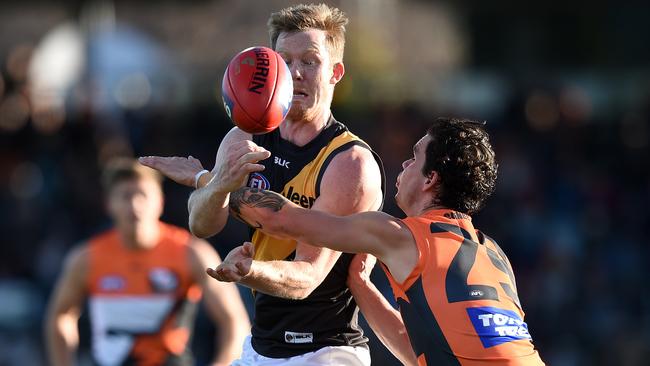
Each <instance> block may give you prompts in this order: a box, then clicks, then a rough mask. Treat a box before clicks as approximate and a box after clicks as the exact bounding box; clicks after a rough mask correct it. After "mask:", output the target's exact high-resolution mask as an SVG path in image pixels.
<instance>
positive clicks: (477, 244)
mask: <svg viewBox="0 0 650 366" xmlns="http://www.w3.org/2000/svg"><path fill="white" fill-rule="evenodd" d="M402 222H403V223H404V224H405V225H406V226H407V227H408V229H409V230H410V231H411V232H412V234H413V237H414V238H415V241H416V243H417V247H418V252H419V257H418V261H417V264H416V266H415V268H414V269H413V271H412V272H411V273H410V274H409V276H408V277H407V278H406V280H405V281H404V282H403V283H398V282H397V281H395V279H394V278H393V277H392V275H391V274H390V271H389V270H388V268H387V267H386V266H384V265H383V264H382V267H383V268H384V271H385V272H386V275H387V277H388V280H389V283H390V284H391V287H392V288H393V293H394V295H395V298H396V301H397V304H398V305H399V310H400V313H401V314H402V319H403V320H404V324H405V325H406V329H407V331H408V334H409V338H410V339H411V344H412V346H413V350H414V351H415V354H416V356H418V364H419V365H429V366H431V365H471V366H479V365H485V366H487V365H526V366H528V365H535V366H537V365H544V363H543V362H542V361H541V359H540V357H539V354H538V353H537V351H536V350H535V349H534V347H533V343H532V339H531V336H530V334H529V333H528V326H527V325H526V323H525V322H524V312H523V310H522V308H521V305H520V303H519V298H518V296H517V287H516V284H515V278H514V274H513V272H512V267H511V266H510V262H509V261H508V258H507V257H506V255H505V254H504V253H503V251H502V250H501V248H500V247H499V246H498V245H497V244H496V243H495V242H494V241H493V240H492V239H490V238H489V237H488V236H486V235H484V234H483V233H481V232H480V231H478V230H476V229H474V226H473V225H472V221H471V218H470V217H469V216H467V215H464V214H462V213H459V212H455V211H451V210H432V211H428V212H426V213H424V214H423V215H420V216H416V217H407V218H405V219H403V220H402Z"/></svg>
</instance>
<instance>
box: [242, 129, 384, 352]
mask: <svg viewBox="0 0 650 366" xmlns="http://www.w3.org/2000/svg"><path fill="white" fill-rule="evenodd" d="M253 141H254V142H255V143H256V144H258V145H259V146H262V147H264V148H265V149H267V150H269V151H270V152H271V157H270V158H268V159H266V160H264V161H263V162H261V163H262V164H264V166H265V167H266V169H265V170H264V171H262V172H260V173H253V174H251V176H250V178H249V181H248V186H250V187H255V188H260V189H270V190H273V191H275V192H278V193H281V194H282V195H283V196H285V197H287V198H288V199H289V200H290V201H292V202H294V203H295V204H297V205H300V206H302V207H305V208H309V207H311V206H312V205H313V204H314V201H315V200H316V199H317V198H318V196H319V194H320V182H321V179H322V177H323V174H324V172H325V170H326V169H327V166H328V164H329V162H330V161H331V160H332V158H333V157H334V156H336V154H338V153H340V152H342V151H345V150H347V149H349V148H351V147H352V146H355V145H356V146H362V147H364V148H366V149H368V150H370V151H372V150H371V149H370V147H369V146H368V145H367V144H366V143H365V142H364V141H363V140H361V139H360V138H359V137H357V136H355V135H354V134H352V133H351V132H350V131H348V129H347V127H345V125H343V124H342V123H340V122H338V121H336V120H335V119H334V118H333V117H330V120H329V122H328V124H327V127H326V128H325V129H324V130H323V131H321V133H320V134H319V135H318V136H316V138H314V139H313V140H312V141H310V142H309V143H308V144H307V145H305V146H296V145H294V144H292V143H291V142H289V141H286V140H284V139H282V138H281V137H280V131H279V129H276V130H274V131H273V132H270V133H268V134H264V135H254V136H253ZM373 155H374V156H375V159H376V160H377V163H378V164H379V167H380V170H381V176H382V182H378V183H379V184H381V187H382V191H384V192H385V190H384V189H385V187H384V186H385V184H384V170H383V165H382V163H381V160H380V159H379V157H378V156H377V154H376V153H374V152H373ZM341 184H345V182H341ZM332 229H333V230H336V228H332ZM252 242H253V243H254V245H255V259H256V260H260V261H271V260H293V258H294V256H295V250H296V242H295V241H292V240H281V239H276V238H272V237H269V236H267V235H266V234H264V233H262V232H260V231H254V232H253V238H252ZM351 260H352V255H351V254H346V253H343V254H342V255H341V257H340V258H339V259H338V261H337V262H336V264H335V265H334V267H333V268H332V270H331V271H330V273H329V274H328V275H327V277H326V278H325V280H324V281H323V283H321V285H320V286H318V287H317V288H316V289H315V290H314V292H313V293H312V294H311V295H309V296H308V297H307V298H306V299H304V300H287V299H282V298H278V297H275V296H270V295H267V294H263V293H261V292H259V291H257V292H255V316H254V319H253V329H252V342H251V343H252V346H253V348H254V349H255V351H256V352H257V353H259V354H261V355H263V356H266V357H272V358H285V357H293V356H297V355H301V354H305V353H308V352H313V351H316V350H318V349H320V348H323V347H326V346H363V347H367V345H366V344H367V342H368V339H367V338H366V337H364V335H363V331H362V330H361V328H360V327H359V325H358V323H357V316H358V311H359V309H358V307H357V305H356V303H355V301H354V299H353V298H352V294H351V293H350V290H349V289H348V287H347V285H346V280H347V274H348V267H349V265H350V261H351Z"/></svg>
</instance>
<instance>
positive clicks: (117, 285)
mask: <svg viewBox="0 0 650 366" xmlns="http://www.w3.org/2000/svg"><path fill="white" fill-rule="evenodd" d="M125 287H126V280H125V279H124V277H122V276H120V275H106V276H103V277H101V278H100V279H99V288H100V289H102V290H104V291H120V290H123V289H124V288H125Z"/></svg>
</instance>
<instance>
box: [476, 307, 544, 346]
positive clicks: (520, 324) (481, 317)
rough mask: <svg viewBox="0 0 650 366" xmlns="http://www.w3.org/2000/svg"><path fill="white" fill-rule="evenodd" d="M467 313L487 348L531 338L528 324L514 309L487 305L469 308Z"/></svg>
mask: <svg viewBox="0 0 650 366" xmlns="http://www.w3.org/2000/svg"><path fill="white" fill-rule="evenodd" d="M467 314H468V315H469V318H470V320H471V321H472V325H474V329H475V330H476V334H478V336H479V338H480V339H481V343H483V347H485V348H489V347H494V346H498V345H500V344H502V343H506V342H512V341H516V340H520V339H531V337H530V333H528V325H527V324H526V323H524V321H523V320H522V319H521V317H519V315H518V314H517V313H515V312H514V311H510V310H505V309H499V308H495V307H491V306H485V307H478V308H468V309H467Z"/></svg>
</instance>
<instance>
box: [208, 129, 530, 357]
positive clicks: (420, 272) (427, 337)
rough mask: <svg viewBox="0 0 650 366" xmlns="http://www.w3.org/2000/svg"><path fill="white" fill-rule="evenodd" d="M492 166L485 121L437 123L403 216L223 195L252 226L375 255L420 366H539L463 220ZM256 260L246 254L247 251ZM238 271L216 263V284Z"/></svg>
mask: <svg viewBox="0 0 650 366" xmlns="http://www.w3.org/2000/svg"><path fill="white" fill-rule="evenodd" d="M496 176H497V164H496V162H495V158H494V151H493V150H492V147H491V145H490V143H489V139H488V135H487V133H486V132H485V131H484V130H483V128H482V124H480V123H478V122H475V121H470V120H459V119H438V120H436V121H435V122H434V123H433V124H432V126H431V127H430V128H429V130H428V131H427V134H426V135H425V136H424V137H422V138H421V139H420V140H419V141H418V142H417V143H416V144H415V146H414V147H413V157H412V158H410V159H408V160H406V161H405V162H404V163H403V170H402V172H401V173H400V175H399V176H398V178H397V195H396V197H395V198H396V201H397V204H398V205H399V207H400V208H401V209H402V210H403V211H404V212H405V213H406V214H407V216H408V217H407V218H405V219H401V220H400V219H397V218H395V217H393V216H390V215H388V214H385V213H382V212H364V213H358V214H354V215H350V216H346V217H341V216H334V215H330V214H327V213H325V212H320V211H314V210H306V209H304V208H302V207H300V206H297V205H295V204H293V203H291V202H289V201H288V200H287V199H286V198H285V197H283V196H281V195H279V194H277V193H274V192H271V191H263V190H258V189H253V188H242V189H240V190H238V191H236V192H233V193H232V194H231V196H230V207H231V210H232V211H233V212H234V213H235V215H237V216H238V217H240V218H241V219H242V220H243V221H245V222H247V223H248V224H249V225H251V226H252V227H254V228H256V229H258V230H261V231H263V232H266V233H267V234H270V235H273V236H277V237H290V238H294V239H296V240H300V241H304V242H307V243H310V244H314V245H318V246H325V247H328V248H332V249H335V250H340V251H342V252H359V253H360V252H365V253H370V254H373V255H375V256H376V257H377V258H378V259H379V260H380V261H381V262H382V264H383V268H384V270H385V271H386V274H387V276H388V278H389V281H390V282H391V286H392V288H393V292H394V295H395V298H396V300H397V303H398V304H399V308H400V312H401V314H402V319H403V321H404V324H405V326H406V329H407V331H408V334H409V338H410V340H411V345H412V347H413V350H414V351H415V354H416V356H417V357H418V363H419V364H420V365H515V364H516V365H543V362H542V360H541V359H540V356H539V354H538V352H537V351H536V350H535V348H534V347H533V344H532V339H531V336H530V334H529V332H528V326H527V325H526V323H525V322H524V312H523V310H522V307H521V304H520V302H519V298H518V296H517V288H516V285H515V278H514V275H513V271H512V267H511V266H510V262H509V261H508V259H507V257H506V255H505V254H504V252H503V251H502V250H501V248H499V246H498V245H497V244H496V242H495V241H494V240H492V239H491V238H489V237H488V236H487V235H485V234H483V233H482V232H480V231H478V230H476V229H475V228H474V226H473V224H472V220H471V217H470V216H469V215H470V214H472V213H474V212H476V211H478V210H479V209H480V208H481V207H482V205H483V202H484V200H485V199H486V198H487V197H488V196H490V194H492V192H493V190H494V187H495V182H496ZM246 248H247V251H248V252H249V253H250V255H251V256H252V255H253V251H254V249H253V247H252V246H251V245H250V244H246ZM241 267H244V265H243V264H240V263H236V264H234V265H232V264H230V263H225V262H224V263H223V264H222V265H220V266H219V267H218V268H217V270H216V272H217V273H216V275H213V277H220V276H224V277H229V276H231V275H230V274H229V272H235V273H236V272H238V271H240V268H241Z"/></svg>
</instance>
